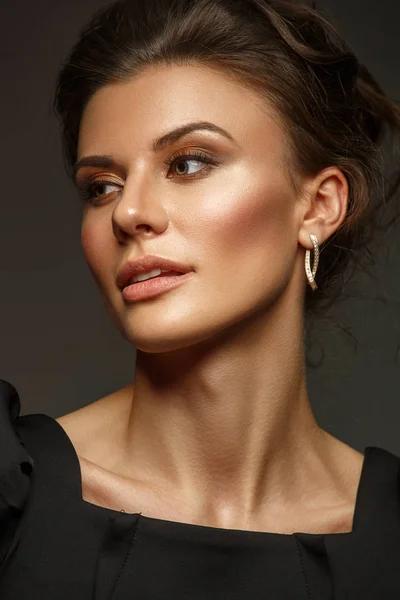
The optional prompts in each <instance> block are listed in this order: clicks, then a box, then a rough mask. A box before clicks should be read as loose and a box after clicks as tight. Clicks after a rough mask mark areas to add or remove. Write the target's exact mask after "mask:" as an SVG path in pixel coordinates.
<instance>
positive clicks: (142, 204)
mask: <svg viewBox="0 0 400 600" xmlns="http://www.w3.org/2000/svg"><path fill="white" fill-rule="evenodd" d="M159 196H160V189H158V190H156V186H155V185H154V183H151V182H149V181H146V180H145V178H144V177H142V178H141V179H140V180H139V178H138V177H136V178H135V180H133V179H131V180H130V181H129V178H127V179H126V182H125V185H124V189H123V191H122V193H121V196H120V199H119V200H118V202H117V203H116V205H115V208H114V210H113V212H112V228H113V232H114V236H115V237H116V239H117V240H118V241H119V242H120V243H124V242H126V241H127V240H128V239H130V238H131V237H134V236H136V237H137V236H139V235H144V236H145V237H149V236H151V235H152V234H154V233H157V234H159V233H162V231H164V230H165V229H166V228H167V226H168V215H167V213H166V210H165V208H164V206H163V204H162V202H160V200H159V199H158V198H159Z"/></svg>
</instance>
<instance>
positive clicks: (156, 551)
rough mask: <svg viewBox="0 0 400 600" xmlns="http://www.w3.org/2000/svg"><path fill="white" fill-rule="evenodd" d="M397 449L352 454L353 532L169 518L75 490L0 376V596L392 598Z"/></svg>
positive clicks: (54, 435) (74, 468) (65, 442)
mask: <svg viewBox="0 0 400 600" xmlns="http://www.w3.org/2000/svg"><path fill="white" fill-rule="evenodd" d="M399 472H400V458H399V457H398V456H396V455H394V454H392V453H391V452H389V451H387V450H384V449H382V448H378V447H375V446H368V447H367V448H366V449H365V452H364V463H363V468H362V472H361V478H360V482H359V486H358V492H357V501H356V506H355V515H354V522H353V530H352V531H351V532H349V533H329V534H326V533H325V534H324V533H321V534H310V533H293V534H277V533H271V532H251V531H244V530H233V529H220V528H214V527H204V526H201V525H191V524H188V523H178V522H173V521H166V520H162V519H154V518H150V517H146V516H143V515H142V514H140V513H135V514H128V513H124V512H119V511H117V510H111V509H108V508H102V507H100V506H96V505H94V504H90V503H89V502H86V501H85V500H83V499H82V487H81V478H80V466H79V460H78V457H77V454H76V452H75V449H74V446H73V445H72V442H71V440H70V439H69V437H68V436H67V435H66V433H65V431H64V429H63V428H62V427H61V425H59V424H58V423H57V421H55V420H54V419H53V418H52V417H50V416H47V415H44V414H30V415H24V416H20V400H19V397H18V394H17V392H16V390H15V389H14V388H13V387H12V386H11V385H10V384H8V383H7V382H4V381H2V380H0V598H1V600H28V599H29V600H39V599H40V600H89V599H91V600H111V599H112V600H125V599H132V600H133V599H135V600H253V599H254V600H261V599H262V600H372V599H373V600H399V599H400V497H399Z"/></svg>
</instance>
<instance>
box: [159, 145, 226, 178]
mask: <svg viewBox="0 0 400 600" xmlns="http://www.w3.org/2000/svg"><path fill="white" fill-rule="evenodd" d="M165 163H166V164H167V165H168V166H169V167H170V170H172V171H173V175H177V176H178V178H182V177H183V176H184V177H186V178H189V179H190V178H193V176H196V174H197V173H199V172H200V171H205V172H208V171H209V170H210V169H211V168H212V167H213V166H216V165H217V164H218V161H217V160H215V159H213V158H211V157H210V156H208V155H207V154H203V153H202V152H193V153H191V154H180V155H173V156H171V158H169V159H168V160H166V161H165ZM189 163H190V164H189ZM202 164H205V165H207V166H206V167H201V165H202ZM190 165H191V166H190ZM168 173H169V172H168Z"/></svg>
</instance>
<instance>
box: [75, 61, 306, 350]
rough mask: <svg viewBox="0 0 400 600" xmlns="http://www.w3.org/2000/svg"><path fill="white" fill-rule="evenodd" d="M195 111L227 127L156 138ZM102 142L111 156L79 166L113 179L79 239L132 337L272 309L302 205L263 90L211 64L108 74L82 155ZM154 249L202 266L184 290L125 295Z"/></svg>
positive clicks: (157, 336)
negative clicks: (126, 75) (129, 276)
mask: <svg viewBox="0 0 400 600" xmlns="http://www.w3.org/2000/svg"><path fill="white" fill-rule="evenodd" d="M193 122H207V123H212V124H214V125H215V126H217V127H219V128H222V129H224V130H225V131H226V132H227V134H228V137H226V136H224V135H223V134H221V133H218V132H213V131H209V130H201V129H197V130H194V131H193V132H192V133H190V134H186V135H185V136H184V137H181V138H180V139H178V140H175V141H174V142H173V143H172V144H170V145H167V146H165V147H160V148H158V149H157V150H155V149H153V147H152V146H153V142H154V141H155V140H156V139H157V138H159V137H161V136H163V135H164V134H165V133H167V132H170V131H172V130H174V129H176V128H178V127H181V126H182V125H186V124H189V123H193ZM230 138H232V139H230ZM199 152H200V154H201V156H200V157H197V158H195V159H187V160H186V161H185V160H184V159H182V158H181V159H179V158H178V160H176V159H177V157H179V156H182V155H185V154H193V153H194V154H198V153H199ZM99 155H101V156H106V157H108V158H109V159H110V158H111V162H110V161H109V162H110V164H109V165H107V166H96V164H93V165H92V166H90V165H87V164H86V165H85V166H82V167H81V168H79V169H78V171H77V182H78V185H80V186H81V185H84V184H85V183H93V184H94V183H95V182H96V181H100V180H101V181H102V182H103V183H99V184H97V186H96V187H95V188H93V191H94V192H95V195H93V196H92V198H91V199H89V200H86V201H85V204H84V209H83V218H82V245H83V250H84V253H85V256H86V260H87V262H88V265H89V267H90V269H91V271H92V273H93V276H94V278H95V281H96V283H97V285H98V287H99V289H100V293H101V296H102V298H103V300H104V302H105V305H106V308H107V310H108V312H109V314H110V316H111V318H112V320H113V322H114V323H115V324H116V325H117V327H118V328H119V329H120V331H121V332H122V333H123V335H124V336H125V337H126V338H127V339H128V340H129V341H130V342H131V343H132V344H133V345H134V346H135V347H136V348H138V349H140V350H143V351H145V352H162V351H168V350H175V349H178V348H180V347H186V346H190V345H193V344H195V343H196V342H199V341H203V340H206V339H210V338H211V337H212V336H216V335H218V334H219V333H223V332H224V330H226V329H227V328H228V327H230V326H232V325H234V324H235V325H237V324H238V323H240V322H241V321H244V320H245V319H246V318H247V317H251V316H252V315H253V314H255V313H256V312H257V314H260V311H261V312H264V313H265V314H267V313H268V311H269V309H270V308H271V307H272V306H273V304H274V303H275V302H276V301H277V300H278V298H279V297H280V295H281V294H282V293H284V290H285V288H286V287H287V285H288V283H289V281H290V280H291V278H292V277H293V276H297V277H298V278H299V275H295V270H294V266H295V263H297V262H298V261H299V259H300V258H301V257H300V253H299V246H298V231H299V228H300V226H301V211H299V210H297V207H298V206H299V204H300V203H299V197H298V196H297V194H296V192H295V190H294V188H293V186H292V184H291V183H290V177H289V175H288V167H287V162H286V157H287V152H286V144H285V134H284V131H283V128H282V126H281V125H280V124H279V120H278V119H277V118H276V116H275V115H274V113H273V111H272V110H271V109H268V108H267V105H266V103H265V101H263V100H262V99H261V98H260V97H259V96H258V95H257V94H256V93H255V92H252V91H250V90H249V89H248V88H246V87H244V86H242V85H241V84H240V83H238V82H237V81H234V80H233V79H230V78H229V77H228V76H227V75H225V74H223V73H220V72H218V71H216V70H212V69H209V68H207V67H204V66H158V67H151V68H148V69H147V70H146V71H144V72H143V73H141V74H140V75H138V76H136V77H135V78H133V79H132V80H131V81H129V82H128V83H118V84H111V85H108V86H105V87H103V88H102V89H100V90H99V91H98V92H97V93H96V94H95V95H94V96H93V98H92V99H91V100H90V102H89V104H88V105H87V107H86V110H85V112H84V115H83V119H82V123H81V129H80V136H79V147H78V161H79V160H80V159H82V158H84V157H85V158H86V157H89V156H99ZM208 161H209V162H208ZM169 162H170V163H171V164H167V163H169ZM104 180H106V183H104ZM101 194H102V195H101ZM149 254H151V255H157V256H161V257H164V258H168V259H171V260H173V261H176V262H178V263H180V264H183V265H186V266H187V267H188V268H190V269H191V270H192V271H193V272H192V273H191V275H190V277H188V278H186V280H185V281H184V282H183V283H182V284H181V285H179V286H178V287H176V288H175V289H171V290H168V291H167V292H165V293H163V294H161V295H158V296H156V297H153V298H151V299H145V300H139V301H134V302H132V301H131V302H128V301H126V300H125V299H124V297H123V295H122V291H121V289H120V288H119V287H118V285H117V283H116V277H117V273H118V271H119V269H120V267H121V266H122V265H123V264H124V263H125V262H126V261H127V260H128V259H136V258H138V257H142V256H145V255H149ZM302 260H303V259H302ZM298 273H299V274H300V271H298ZM304 277H305V275H304V272H303V271H301V286H302V288H301V289H304V287H303V286H304ZM299 289H300V281H299Z"/></svg>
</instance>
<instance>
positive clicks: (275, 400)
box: [57, 65, 364, 534]
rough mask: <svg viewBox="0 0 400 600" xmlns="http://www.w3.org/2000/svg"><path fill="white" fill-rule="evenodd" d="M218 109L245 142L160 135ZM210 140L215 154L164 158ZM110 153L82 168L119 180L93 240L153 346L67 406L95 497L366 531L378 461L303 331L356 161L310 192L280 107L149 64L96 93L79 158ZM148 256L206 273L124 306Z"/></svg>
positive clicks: (136, 506)
mask: <svg viewBox="0 0 400 600" xmlns="http://www.w3.org/2000/svg"><path fill="white" fill-rule="evenodd" d="M205 121H206V122H208V123H212V124H214V125H216V126H218V127H221V128H223V129H224V130H225V131H226V132H228V134H229V136H230V137H231V138H232V139H229V138H228V137H225V136H224V135H222V134H220V133H216V132H212V131H201V130H197V131H194V132H192V133H191V134H187V135H186V136H184V137H182V138H180V139H179V140H176V141H175V142H174V143H173V144H172V145H168V146H166V147H164V148H161V149H158V150H157V151H155V150H154V149H153V148H152V145H153V142H154V140H155V139H156V138H158V137H160V136H162V135H164V134H165V133H167V132H169V131H171V130H173V129H175V128H177V127H180V126H182V125H185V124H187V123H191V122H205ZM199 151H201V152H202V154H205V155H206V156H208V157H210V159H212V160H213V161H214V164H211V165H209V164H207V163H206V162H202V161H201V160H190V159H189V160H186V161H185V160H184V159H178V160H175V162H173V163H172V164H170V165H167V164H166V163H167V162H168V161H169V160H170V159H171V156H172V157H173V158H174V157H175V158H176V157H179V155H184V154H191V153H193V152H195V153H198V152H199ZM94 155H96V156H98V155H101V156H107V157H109V158H110V157H111V159H112V161H111V163H110V164H109V165H108V166H96V165H85V166H82V167H81V168H80V169H79V170H78V172H77V183H78V185H79V186H82V185H84V184H85V182H86V183H87V182H90V183H93V182H95V181H99V180H106V182H107V183H106V184H104V183H103V184H101V183H100V184H98V185H97V186H96V188H95V195H94V197H92V198H91V201H86V202H85V204H84V208H83V215H82V236H81V239H82V247H83V250H84V254H85V257H86V260H87V262H88V265H89V267H90V270H91V272H92V273H93V276H94V279H95V281H96V283H97V285H98V287H99V290H100V294H101V296H102V298H103V301H104V303H105V306H106V308H107V311H108V313H109V314H110V317H111V319H112V320H113V322H114V323H115V325H116V326H117V327H118V329H119V330H120V331H121V333H122V334H123V336H124V337H125V338H126V339H127V340H128V341H129V342H130V343H132V345H133V346H134V347H135V348H136V349H137V356H136V369H135V374H134V378H133V380H132V382H130V383H129V384H128V385H127V386H126V387H124V388H122V389H121V390H118V391H116V392H114V393H112V394H110V395H109V396H106V397H104V398H101V399H100V400H97V401H96V402H93V403H92V404H89V405H88V406H86V407H84V408H82V409H79V410H77V411H75V412H73V413H70V414H68V415H64V416H62V417H60V418H58V419H57V421H58V422H59V423H60V425H62V427H63V428H64V429H65V431H66V433H67V435H68V436H69V437H70V439H71V441H72V442H73V444H74V447H75V449H76V452H77V454H78V457H79V460H80V465H81V470H82V497H83V499H84V500H85V501H87V502H90V503H92V504H98V505H101V506H104V507H108V508H113V509H116V510H122V509H123V510H125V511H126V512H130V513H134V512H140V513H142V515H144V516H149V517H153V518H159V519H165V520H171V521H179V522H182V523H193V524H198V525H204V526H212V527H220V528H230V529H242V530H249V531H268V532H275V533H285V534H290V533H293V532H295V531H303V532H309V533H338V532H348V531H351V529H352V522H353V515H354V508H355V501H356V494H357V490H358V484H359V480H360V475H361V469H362V465H363V459H364V456H363V454H361V453H359V452H357V451H356V450H354V449H353V448H351V447H350V446H348V445H347V444H345V443H343V442H342V441H340V440H338V439H336V438H335V437H333V436H332V435H331V434H329V433H328V432H326V431H324V430H323V429H322V428H321V427H320V426H319V425H318V424H317V422H316V420H315V417H314V415H313V412H312V410H311V406H310V401H309V397H308V393H307V386H306V370H305V356H304V341H303V327H304V321H303V319H304V315H303V313H304V297H305V290H306V285H307V280H306V275H305V270H304V257H305V250H306V249H307V248H310V249H312V242H311V240H310V237H309V234H310V233H313V234H315V235H316V236H317V238H318V240H319V243H320V245H321V244H322V242H323V241H324V240H326V239H328V238H329V237H330V236H331V235H332V234H334V232H335V231H336V230H337V229H338V228H339V226H340V225H341V223H342V222H343V220H344V218H345V215H346V210H347V202H348V186H347V181H346V178H345V176H344V175H343V173H342V172H341V171H340V170H339V169H338V168H336V167H330V168H327V169H325V170H323V171H321V172H320V173H318V174H317V175H315V176H313V177H307V178H306V177H302V178H300V177H299V182H300V185H301V191H300V193H299V191H298V190H296V189H295V186H294V185H293V177H294V176H296V173H295V170H294V161H293V158H291V156H290V152H289V150H288V144H287V133H286V130H285V129H284V127H283V124H282V122H281V120H280V118H279V116H278V115H277V114H276V113H275V111H274V110H273V108H272V106H271V105H269V104H268V103H267V102H266V100H265V99H263V98H262V97H261V96H260V95H259V94H258V93H257V92H256V91H252V90H250V89H249V88H248V87H247V86H244V85H242V84H241V83H240V82H238V81H237V80H234V79H233V78H231V77H230V76H229V75H228V74H227V73H226V72H223V71H219V70H216V69H211V68H209V67H207V66H202V65H185V66H178V65H176V66H175V65H168V66H164V65H163V66H162V65H159V66H157V67H154V66H153V67H148V68H146V69H145V70H144V71H142V72H141V73H139V74H137V75H136V76H135V77H133V78H132V79H131V80H130V81H128V82H124V83H117V84H110V85H107V86H105V87H103V88H101V89H100V90H99V91H98V92H96V94H95V95H94V96H93V98H92V99H91V100H90V102H89V103H88V105H87V107H86V110H85V112H84V115H83V119H82V123H81V129H80V136H79V147H78V160H81V159H82V158H84V157H85V158H87V157H89V156H94ZM297 175H298V174H297ZM101 194H102V195H101ZM147 254H155V255H159V256H163V257H166V258H170V259H172V260H175V261H177V262H180V263H182V264H184V265H187V266H188V267H189V268H191V269H193V271H194V272H193V273H192V275H191V277H190V278H189V279H188V280H187V281H186V282H185V283H183V284H182V285H180V286H179V287H178V288H176V289H174V290H170V291H168V292H166V293H164V294H162V295H160V296H158V297H156V298H153V299H147V300H142V301H139V302H130V303H129V302H126V301H125V300H124V299H123V297H122V294H121V290H120V289H119V288H118V287H117V285H116V275H117V272H118V269H119V268H120V267H121V265H122V264H123V263H124V262H125V261H126V260H127V259H128V258H129V259H130V258H137V257H139V256H143V255H147ZM320 260H321V261H323V260H324V257H323V253H322V254H321V257H320ZM317 281H318V274H317ZM316 293H317V292H316Z"/></svg>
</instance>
